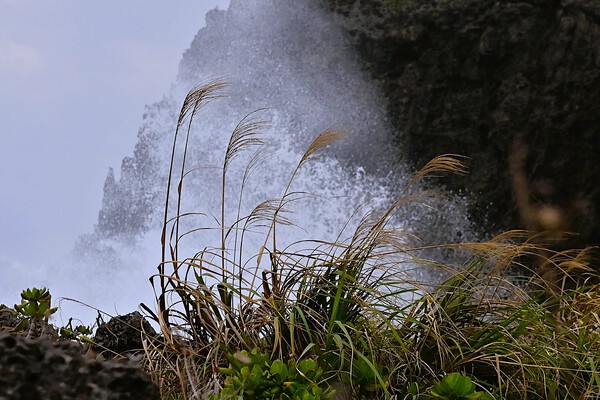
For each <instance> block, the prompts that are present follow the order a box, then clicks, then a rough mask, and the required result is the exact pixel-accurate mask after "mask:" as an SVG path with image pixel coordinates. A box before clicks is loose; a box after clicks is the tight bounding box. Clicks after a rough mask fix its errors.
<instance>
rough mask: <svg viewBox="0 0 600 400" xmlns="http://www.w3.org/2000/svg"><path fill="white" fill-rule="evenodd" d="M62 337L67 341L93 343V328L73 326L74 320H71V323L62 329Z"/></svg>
mask: <svg viewBox="0 0 600 400" xmlns="http://www.w3.org/2000/svg"><path fill="white" fill-rule="evenodd" d="M59 334H60V337H61V338H63V339H66V340H77V341H79V342H82V343H92V342H93V339H92V338H91V335H92V328H90V327H88V326H85V325H81V324H80V325H76V326H73V318H69V322H68V323H67V324H66V325H65V326H63V327H62V328H60V331H59Z"/></svg>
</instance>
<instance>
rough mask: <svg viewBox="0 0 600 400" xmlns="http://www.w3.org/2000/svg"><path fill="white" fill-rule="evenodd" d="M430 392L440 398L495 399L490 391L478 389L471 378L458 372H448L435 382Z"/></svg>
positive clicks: (442, 399)
mask: <svg viewBox="0 0 600 400" xmlns="http://www.w3.org/2000/svg"><path fill="white" fill-rule="evenodd" d="M430 394H431V396H432V397H433V398H434V399H440V400H477V399H482V400H494V398H493V397H492V396H491V395H489V394H488V393H485V392H478V391H476V389H475V385H474V384H473V382H471V379H470V378H469V377H467V376H465V375H462V374H460V373H458V372H453V373H451V374H448V375H446V376H445V377H444V378H443V379H442V380H441V381H439V382H436V383H434V385H433V389H431V391H430Z"/></svg>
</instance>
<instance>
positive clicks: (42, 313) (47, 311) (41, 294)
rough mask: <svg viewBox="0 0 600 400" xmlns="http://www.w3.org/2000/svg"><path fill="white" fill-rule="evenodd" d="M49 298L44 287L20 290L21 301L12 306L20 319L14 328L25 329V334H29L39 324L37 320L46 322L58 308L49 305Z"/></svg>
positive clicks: (50, 298) (16, 329) (48, 292)
mask: <svg viewBox="0 0 600 400" xmlns="http://www.w3.org/2000/svg"><path fill="white" fill-rule="evenodd" d="M51 300H52V296H51V295H50V291H49V290H48V289H46V288H42V289H38V288H31V289H25V290H23V291H22V292H21V303H20V304H15V307H14V308H15V311H17V313H18V314H19V315H20V316H21V317H22V319H21V322H19V324H18V325H17V326H16V327H15V328H14V330H15V331H24V330H27V335H28V336H30V335H31V334H32V333H33V332H34V330H35V329H36V328H37V326H38V325H39V322H41V321H44V322H47V321H48V318H49V317H50V315H52V314H54V313H55V312H56V311H57V310H58V307H51V305H50V302H51Z"/></svg>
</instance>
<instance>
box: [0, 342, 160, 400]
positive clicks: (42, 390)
mask: <svg viewBox="0 0 600 400" xmlns="http://www.w3.org/2000/svg"><path fill="white" fill-rule="evenodd" d="M158 398H159V396H158V390H157V388H156V387H155V385H154V384H153V383H152V381H151V379H150V377H149V376H148V375H147V374H146V373H145V372H143V371H142V370H141V369H140V365H139V362H138V361H136V360H134V359H124V360H120V361H117V360H110V361H99V360H96V359H94V358H92V357H89V356H86V355H85V354H84V351H83V348H82V346H81V345H80V344H78V343H75V342H69V341H58V342H56V341H51V340H49V339H47V338H38V339H27V338H25V337H23V336H21V335H13V334H7V333H0V400H16V399H19V400H27V399H32V400H33V399H35V400H57V399H79V400H127V399H158Z"/></svg>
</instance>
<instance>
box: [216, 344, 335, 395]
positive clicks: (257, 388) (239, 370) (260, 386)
mask: <svg viewBox="0 0 600 400" xmlns="http://www.w3.org/2000/svg"><path fill="white" fill-rule="evenodd" d="M227 358H228V359H229V361H230V367H229V368H221V370H220V371H221V373H222V374H224V375H225V376H226V379H225V383H224V388H223V390H222V391H221V392H220V393H219V394H213V395H211V397H210V399H211V400H217V399H223V400H225V399H251V400H253V399H293V400H320V399H331V398H332V397H333V394H334V391H333V389H331V388H329V387H325V388H323V387H322V386H320V385H319V383H320V379H321V378H322V376H323V370H322V369H321V368H319V366H318V364H317V362H316V361H315V360H313V359H303V360H301V361H300V362H298V363H296V362H295V361H294V360H289V361H288V363H287V364H286V363H284V362H283V361H281V360H275V361H270V360H269V358H268V356H267V355H266V354H263V353H261V352H259V351H258V350H256V349H255V350H253V351H251V352H248V351H246V350H242V351H240V352H237V353H235V354H233V355H228V356H227Z"/></svg>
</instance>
